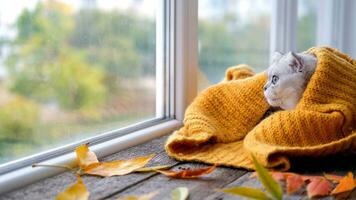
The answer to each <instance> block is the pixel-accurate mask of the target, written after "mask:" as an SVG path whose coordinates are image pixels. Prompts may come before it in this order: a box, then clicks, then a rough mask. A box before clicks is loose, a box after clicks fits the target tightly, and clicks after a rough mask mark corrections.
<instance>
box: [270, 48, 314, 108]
mask: <svg viewBox="0 0 356 200" xmlns="http://www.w3.org/2000/svg"><path fill="white" fill-rule="evenodd" d="M315 67H316V58H315V57H314V56H313V55H310V54H305V53H298V54H297V53H293V52H289V53H286V54H281V53H279V52H276V53H274V56H273V59H272V63H271V65H270V66H269V68H268V70H267V73H268V80H267V83H266V85H265V86H264V88H263V90H264V95H265V97H266V100H267V102H268V103H269V104H270V105H271V106H273V107H280V108H282V109H285V110H290V109H294V108H295V106H296V105H297V103H298V102H299V100H300V98H301V97H302V95H303V92H304V90H305V87H306V85H307V83H308V82H309V79H310V77H311V75H312V74H313V72H314V70H315Z"/></svg>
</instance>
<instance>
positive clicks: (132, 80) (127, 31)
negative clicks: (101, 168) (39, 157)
mask: <svg viewBox="0 0 356 200" xmlns="http://www.w3.org/2000/svg"><path fill="white" fill-rule="evenodd" d="M161 3H162V2H161V1H158V0H126V1H106V0H76V1H74V0H44V1H41V0H34V1H21V3H19V2H17V1H3V2H2V4H1V7H0V30H1V32H0V36H1V46H0V50H1V54H0V75H1V77H0V78H1V80H0V164H3V163H6V162H8V161H12V160H15V159H18V158H22V157H24V156H28V155H32V154H35V153H39V152H42V151H45V150H49V149H53V148H55V147H61V146H63V145H66V144H70V143H73V142H78V141H82V140H83V139H88V138H91V137H93V136H97V135H99V134H100V133H103V132H107V131H111V130H113V129H118V128H122V127H126V126H128V125H132V124H135V123H138V122H143V121H148V120H151V121H152V120H154V119H158V118H161V117H162V116H164V113H162V112H163V111H164V109H161V108H158V107H163V106H164V105H163V102H164V100H163V99H157V98H156V97H157V96H158V95H157V94H161V93H163V92H162V91H160V90H163V88H164V87H163V85H162V86H161V87H156V85H157V84H163V81H161V77H157V76H156V73H157V71H158V70H161V69H158V68H156V66H158V64H157V63H159V62H161V60H160V59H161V58H160V57H158V59H156V56H157V55H156V50H157V49H158V48H163V47H162V46H157V45H156V34H157V33H156V29H157V20H156V13H157V12H158V11H157V8H160V7H161V6H160V5H159V4H161ZM159 12H162V11H161V10H159ZM160 20H161V19H160ZM159 34H161V33H159ZM161 35H162V34H161ZM160 43H162V42H160ZM162 77H163V75H162ZM158 81H160V82H159V83H158ZM161 96H162V97H163V95H161ZM157 102H159V103H160V104H157ZM158 111H159V112H158Z"/></svg>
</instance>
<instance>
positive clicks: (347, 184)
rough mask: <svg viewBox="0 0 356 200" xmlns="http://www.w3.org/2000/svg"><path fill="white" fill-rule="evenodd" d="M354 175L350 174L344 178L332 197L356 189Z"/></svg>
mask: <svg viewBox="0 0 356 200" xmlns="http://www.w3.org/2000/svg"><path fill="white" fill-rule="evenodd" d="M353 176H354V175H353V174H352V172H349V173H348V174H347V175H346V176H345V177H343V178H342V179H341V180H340V182H339V184H338V185H337V186H336V188H335V189H334V190H333V191H332V192H331V194H332V195H336V194H340V193H343V192H349V191H352V190H354V189H355V188H356V183H355V181H354V177H353Z"/></svg>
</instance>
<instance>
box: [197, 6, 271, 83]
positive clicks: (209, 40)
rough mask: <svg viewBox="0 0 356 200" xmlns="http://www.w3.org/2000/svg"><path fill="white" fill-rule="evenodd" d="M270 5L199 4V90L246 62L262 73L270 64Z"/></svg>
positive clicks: (216, 81)
mask: <svg viewBox="0 0 356 200" xmlns="http://www.w3.org/2000/svg"><path fill="white" fill-rule="evenodd" d="M271 7H272V6H271V4H270V2H269V1H264V0H255V1H245V0H222V1H221V0H200V1H199V11H198V12H199V71H198V89H199V90H202V89H204V88H206V87H207V86H209V85H211V84H215V83H218V82H219V81H221V80H222V78H223V77H224V73H225V70H226V69H227V68H228V67H230V66H233V65H237V64H239V63H245V64H248V65H250V66H251V67H253V68H254V70H255V71H257V72H260V71H262V70H264V69H265V68H266V66H267V65H268V61H269V45H270V24H271V23H270V21H271Z"/></svg>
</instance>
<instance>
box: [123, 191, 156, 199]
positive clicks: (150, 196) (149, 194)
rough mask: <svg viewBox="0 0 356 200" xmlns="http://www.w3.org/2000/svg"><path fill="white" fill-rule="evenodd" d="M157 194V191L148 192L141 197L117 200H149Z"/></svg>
mask: <svg viewBox="0 0 356 200" xmlns="http://www.w3.org/2000/svg"><path fill="white" fill-rule="evenodd" d="M157 194H158V192H157V191H154V192H150V193H148V194H144V195H141V196H127V197H125V198H119V199H118V200H150V199H152V198H153V197H154V196H156V195H157Z"/></svg>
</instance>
